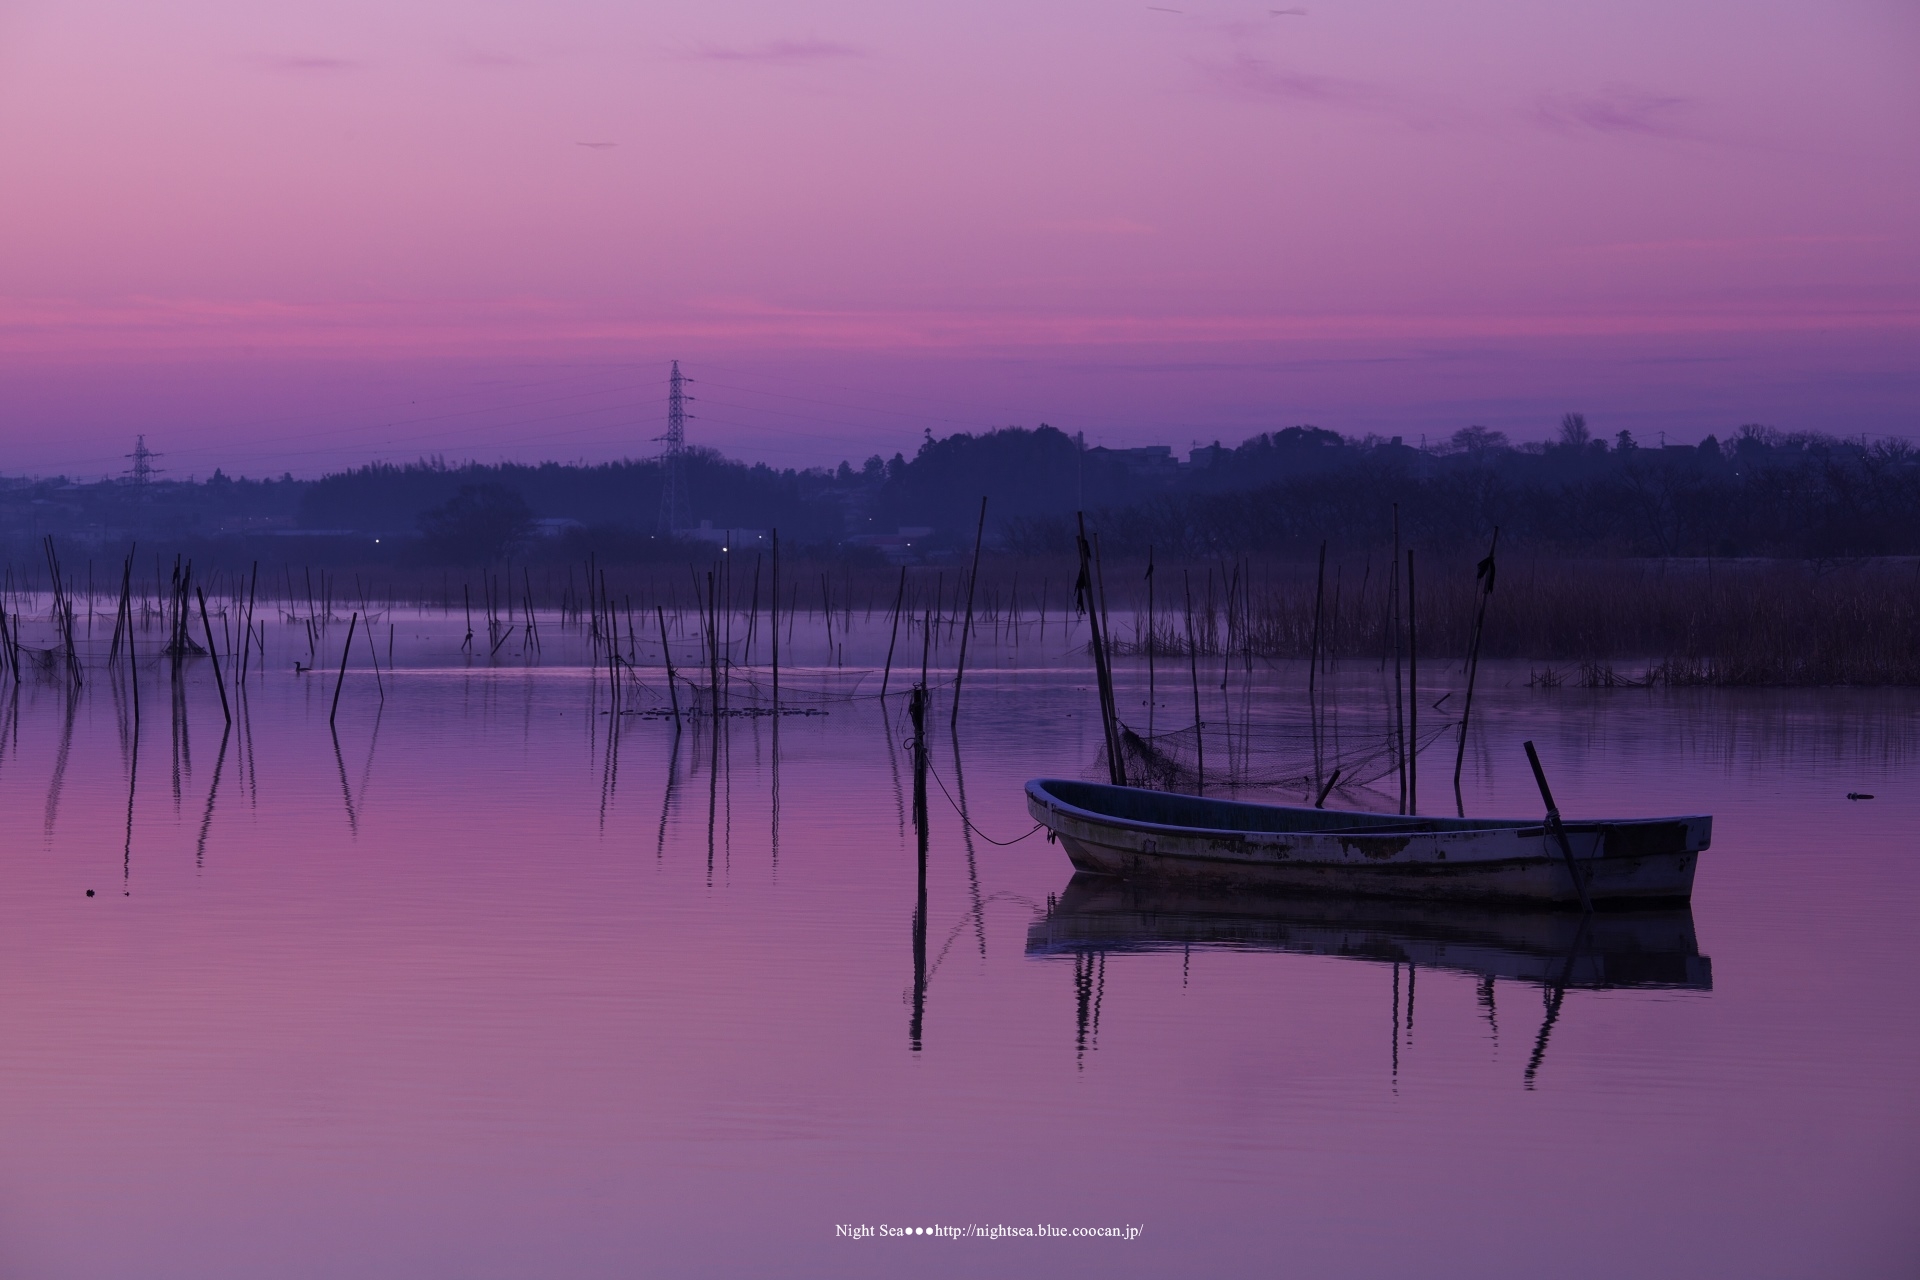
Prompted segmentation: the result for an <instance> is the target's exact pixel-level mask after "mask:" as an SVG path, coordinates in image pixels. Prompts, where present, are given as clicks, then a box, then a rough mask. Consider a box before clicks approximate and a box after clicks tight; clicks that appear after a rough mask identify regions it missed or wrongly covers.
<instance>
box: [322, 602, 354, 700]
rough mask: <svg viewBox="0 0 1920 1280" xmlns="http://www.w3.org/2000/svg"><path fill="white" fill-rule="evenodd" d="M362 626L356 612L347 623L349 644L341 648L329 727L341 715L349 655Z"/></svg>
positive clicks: (334, 682)
mask: <svg viewBox="0 0 1920 1280" xmlns="http://www.w3.org/2000/svg"><path fill="white" fill-rule="evenodd" d="M359 625H360V612H359V610H357V609H356V610H355V611H354V614H353V618H352V619H351V620H350V621H349V622H348V623H347V642H346V643H345V644H343V645H341V646H340V674H339V675H338V676H336V677H335V678H334V681H333V709H332V710H331V711H329V712H328V713H327V727H328V728H329V729H331V728H332V727H333V719H334V717H335V716H337V715H339V714H340V687H341V686H342V685H344V684H346V682H347V654H348V653H349V652H351V651H352V649H353V633H354V631H355V629H356V628H358V627H359Z"/></svg>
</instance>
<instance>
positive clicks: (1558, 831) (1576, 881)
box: [1526, 741, 1593, 911]
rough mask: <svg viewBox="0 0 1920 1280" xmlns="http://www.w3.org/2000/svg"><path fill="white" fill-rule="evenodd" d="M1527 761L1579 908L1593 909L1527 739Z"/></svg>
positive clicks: (1536, 756)
mask: <svg viewBox="0 0 1920 1280" xmlns="http://www.w3.org/2000/svg"><path fill="white" fill-rule="evenodd" d="M1526 747H1527V763H1528V764H1530V765H1532V766H1533V780H1534V781H1535V782H1537V783H1539V784H1540V798H1541V799H1542V800H1544V801H1546V803H1547V830H1548V831H1549V832H1551V833H1552V834H1553V838H1554V839H1555V840H1558V841H1559V842H1560V856H1561V857H1563V858H1565V859H1566V860H1567V874H1568V875H1570V876H1572V877H1573V887H1574V888H1575V889H1577V890H1578V891H1579V893H1580V909H1581V910H1582V911H1592V910H1593V899H1592V898H1590V897H1588V896H1587V882H1586V881H1585V880H1583V879H1582V878H1581V876H1580V868H1579V867H1578V866H1576V865H1575V864H1574V861H1573V846H1572V845H1571V844H1569V843H1568V842H1567V828H1566V824H1565V823H1563V822H1561V821H1560V809H1559V806H1557V805H1555V804H1554V802H1553V792H1552V790H1551V789H1550V788H1548V786H1547V771H1546V770H1545V769H1542V768H1541V767H1540V753H1539V752H1537V751H1535V750H1534V749H1533V743H1532V742H1531V741H1529V742H1528V743H1527V744H1526Z"/></svg>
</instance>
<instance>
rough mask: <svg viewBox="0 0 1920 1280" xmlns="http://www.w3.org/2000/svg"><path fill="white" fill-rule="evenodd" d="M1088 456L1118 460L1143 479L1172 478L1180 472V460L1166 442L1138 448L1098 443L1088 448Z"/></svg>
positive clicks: (1132, 473) (1130, 473) (1127, 469)
mask: <svg viewBox="0 0 1920 1280" xmlns="http://www.w3.org/2000/svg"><path fill="white" fill-rule="evenodd" d="M1087 457H1089V458H1094V459H1105V460H1108V461H1112V462H1117V463H1119V464H1120V465H1121V466H1122V467H1123V468H1125V469H1126V471H1127V473H1128V474H1129V475H1134V476H1138V477H1140V478H1141V479H1143V480H1171V479H1173V478H1174V477H1175V476H1177V475H1179V474H1180V460H1179V459H1178V458H1176V457H1174V456H1173V449H1172V447H1171V446H1169V445H1164V444H1150V445H1145V446H1143V447H1141V448H1138V449H1109V448H1107V447H1106V446H1104V445H1097V446H1095V447H1094V448H1091V449H1089V450H1087Z"/></svg>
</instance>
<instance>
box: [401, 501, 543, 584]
mask: <svg viewBox="0 0 1920 1280" xmlns="http://www.w3.org/2000/svg"><path fill="white" fill-rule="evenodd" d="M532 528H533V512H532V511H531V510H530V509H529V508H528V507H527V500H526V499H525V498H522V497H521V496H520V495H519V494H518V493H515V492H514V491H513V490H512V489H509V488H507V487H506V486H504V485H497V484H463V485H461V486H460V491H459V492H458V493H456V494H454V495H453V496H452V497H451V498H449V499H447V500H446V501H445V502H444V503H442V504H440V505H439V506H437V507H434V508H432V509H430V510H427V511H423V512H421V513H420V534H421V550H422V551H423V552H424V553H425V554H426V555H427V557H428V558H429V559H432V560H435V561H443V562H449V563H453V564H470V565H482V564H491V563H492V562H493V561H495V560H498V559H500V558H501V557H502V556H504V555H506V554H507V551H508V549H509V548H511V547H512V546H513V545H514V544H515V543H517V542H519V541H521V540H522V539H524V538H525V537H526V536H527V534H528V533H529V532H530V531H531V530H532Z"/></svg>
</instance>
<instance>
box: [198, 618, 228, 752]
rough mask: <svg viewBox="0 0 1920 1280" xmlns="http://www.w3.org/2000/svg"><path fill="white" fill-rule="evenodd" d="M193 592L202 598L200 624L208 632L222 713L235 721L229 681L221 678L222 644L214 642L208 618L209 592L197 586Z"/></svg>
mask: <svg viewBox="0 0 1920 1280" xmlns="http://www.w3.org/2000/svg"><path fill="white" fill-rule="evenodd" d="M193 593H194V594H195V595H196V596H198V597H199V598H200V626H201V628H202V629H203V630H204V631H205V632H206V633H207V656H208V657H210V658H212V659H213V684H214V687H215V688H216V689H218V690H220V714H221V715H223V716H225V717H226V718H227V723H228V724H232V723H233V708H232V707H230V706H228V705H227V682H226V681H225V680H223V679H221V678H220V646H219V645H217V644H215V643H214V642H213V623H212V622H210V621H209V620H208V619H207V593H206V592H204V591H202V590H200V588H198V587H195V588H194V589H193Z"/></svg>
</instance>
